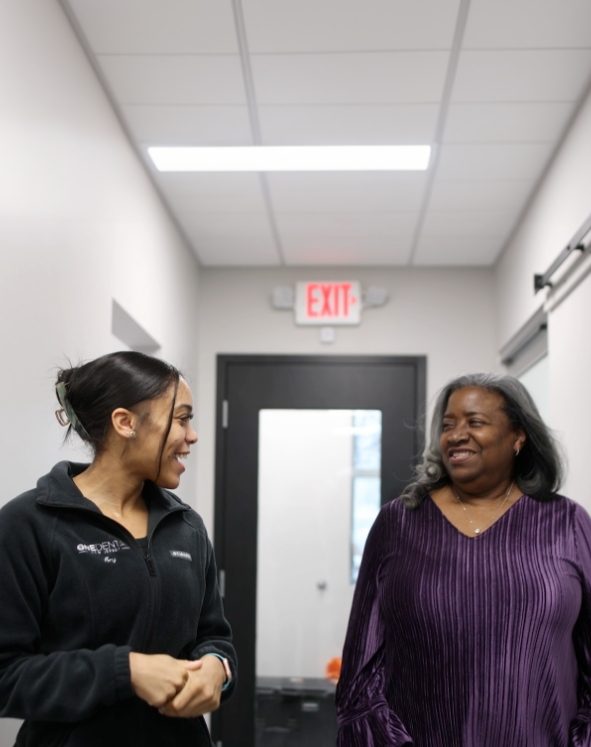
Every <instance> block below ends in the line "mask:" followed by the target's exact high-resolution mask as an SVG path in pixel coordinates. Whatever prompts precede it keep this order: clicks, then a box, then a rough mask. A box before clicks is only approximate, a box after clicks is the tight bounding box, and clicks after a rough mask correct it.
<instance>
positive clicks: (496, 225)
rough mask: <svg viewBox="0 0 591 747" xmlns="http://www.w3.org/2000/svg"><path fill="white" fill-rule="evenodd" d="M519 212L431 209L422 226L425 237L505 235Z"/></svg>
mask: <svg viewBox="0 0 591 747" xmlns="http://www.w3.org/2000/svg"><path fill="white" fill-rule="evenodd" d="M518 212H519V206H518V205H516V206H515V207H514V208H513V209H512V210H505V211H500V210H430V211H429V212H428V214H427V216H426V218H425V221H424V223H423V226H422V230H421V236H422V237H425V238H428V237H429V238H440V239H448V238H470V237H471V238H473V239H474V240H478V239H479V238H481V237H485V238H492V239H503V238H504V237H505V236H507V234H508V233H509V231H510V230H511V228H512V227H513V224H514V223H515V218H516V217H517V214H518Z"/></svg>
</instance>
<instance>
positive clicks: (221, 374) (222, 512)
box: [212, 354, 427, 747]
mask: <svg viewBox="0 0 591 747" xmlns="http://www.w3.org/2000/svg"><path fill="white" fill-rule="evenodd" d="M426 361H427V359H426V356H421V355H409V356H406V355H404V356H380V355H372V356H367V355H360V356H357V355H264V354H235V355H232V354H219V355H218V356H217V390H216V433H215V488H214V490H215V493H214V495H215V498H214V544H215V554H216V561H217V565H218V568H219V569H220V571H219V573H220V587H221V590H222V595H225V586H226V584H225V570H224V569H225V568H226V566H227V562H228V547H227V546H226V537H225V525H226V521H225V519H226V501H227V499H226V436H227V432H228V431H227V426H228V419H230V421H231V418H232V414H231V412H230V413H229V414H228V405H227V396H228V385H229V382H228V379H229V371H230V368H231V366H232V365H236V364H239V365H240V364H246V365H253V366H256V365H260V366H269V365H273V364H277V365H290V364H293V365H294V366H297V365H298V364H305V365H308V366H310V365H311V366H313V365H322V366H326V365H327V364H329V365H334V366H338V365H345V366H346V365H361V366H372V365H380V364H381V365H393V366H395V365H407V366H408V365H411V366H414V381H415V401H414V411H415V412H416V413H417V416H418V419H419V421H423V419H424V416H425V402H426ZM286 407H288V405H286ZM421 425H423V422H421ZM423 444H424V428H421V427H420V428H417V429H416V430H415V451H416V458H417V459H418V458H419V456H420V454H421V452H422V448H423ZM391 497H392V496H389V495H385V493H384V491H383V492H382V503H383V502H385V501H387V500H389V499H390V498H391ZM255 542H256V534H255ZM255 564H256V559H255ZM247 575H248V574H247ZM253 596H256V586H255V589H254V590H253ZM255 608H256V600H255ZM230 624H234V626H236V625H237V624H240V626H241V634H242V633H245V632H246V633H247V634H248V636H249V637H252V640H253V641H254V639H255V634H256V620H250V619H248V620H246V621H244V620H241V621H240V623H239V622H238V621H237V620H234V621H232V620H230ZM245 628H246V631H245V630H244V629H245ZM253 645H254V644H253ZM238 668H239V669H238V685H237V686H238V687H239V688H240V691H241V698H242V697H248V699H249V701H250V702H251V703H252V709H253V721H254V708H255V685H254V683H253V682H251V681H250V680H251V679H252V676H251V673H250V669H251V667H247V669H248V670H249V674H248V675H247V676H246V681H245V679H242V681H240V661H239V662H238ZM243 688H246V689H247V691H248V693H247V695H244V689H243ZM230 710H232V709H230ZM223 723H224V709H223V708H222V711H221V712H219V711H218V712H217V713H214V714H213V718H212V736H213V739H214V744H215V745H216V747H221V746H222V745H223V747H238V745H234V744H230V743H228V744H226V743H225V742H224V741H223V736H224V731H225V729H224V728H223ZM252 731H253V734H252V737H251V736H250V735H244V747H246V746H247V745H248V747H250V746H251V745H252V744H254V741H253V740H254V729H253V730H252ZM251 740H252V741H251ZM241 747H242V743H241Z"/></svg>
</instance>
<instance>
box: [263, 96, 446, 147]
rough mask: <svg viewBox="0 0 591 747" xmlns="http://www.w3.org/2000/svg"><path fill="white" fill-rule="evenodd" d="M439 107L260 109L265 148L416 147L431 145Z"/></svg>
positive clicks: (423, 105) (299, 107)
mask: <svg viewBox="0 0 591 747" xmlns="http://www.w3.org/2000/svg"><path fill="white" fill-rule="evenodd" d="M437 114H438V107H437V106H436V105H435V104H406V105H404V104H398V105H390V104H383V105H381V106H350V105H346V104H343V105H341V106H323V105H318V106H296V105H279V106H260V107H259V121H260V124H261V131H262V137H263V144H265V145H325V144H330V145H389V144H390V145H412V144H414V145H416V144H422V143H427V144H428V143H431V141H432V140H433V137H434V133H435V125H436V121H437Z"/></svg>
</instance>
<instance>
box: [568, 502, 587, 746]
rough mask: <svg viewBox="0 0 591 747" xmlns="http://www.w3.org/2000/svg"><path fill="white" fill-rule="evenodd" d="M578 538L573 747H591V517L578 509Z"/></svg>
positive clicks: (572, 723)
mask: <svg viewBox="0 0 591 747" xmlns="http://www.w3.org/2000/svg"><path fill="white" fill-rule="evenodd" d="M574 536H575V543H576V551H577V566H578V570H579V575H580V578H581V591H582V599H581V610H580V613H579V617H578V619H577V622H576V625H575V629H574V632H573V642H574V646H575V654H576V657H577V668H578V683H577V695H578V710H577V715H576V716H575V718H574V719H573V721H572V722H571V724H570V741H569V745H570V747H591V518H590V517H589V515H588V514H587V512H586V511H585V510H584V509H583V508H582V507H580V506H577V508H576V510H575V519H574Z"/></svg>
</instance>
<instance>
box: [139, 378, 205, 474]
mask: <svg viewBox="0 0 591 747" xmlns="http://www.w3.org/2000/svg"><path fill="white" fill-rule="evenodd" d="M174 389H175V387H174V384H172V385H171V386H170V387H169V388H168V389H167V390H166V391H165V392H164V393H163V394H162V395H161V396H160V397H156V398H155V399H153V400H149V401H148V402H146V403H145V409H144V410H143V412H142V413H141V415H140V421H141V422H140V424H139V425H138V429H137V438H136V439H134V444H133V448H134V452H135V455H137V457H140V458H141V459H142V462H141V465H142V468H143V470H145V471H146V474H145V475H144V479H151V480H154V481H155V482H156V484H157V485H159V486H160V487H161V488H176V487H178V484H179V482H180V479H181V475H182V474H183V472H184V471H185V465H184V464H183V461H184V460H185V459H186V458H187V457H188V456H189V452H190V450H191V446H192V445H193V444H194V443H196V442H197V433H196V431H195V429H194V428H193V426H192V424H191V419H192V417H193V396H192V394H191V389H190V388H189V385H188V384H187V382H186V381H185V380H184V379H179V385H178V389H177V392H176V398H175V399H174V407H173V397H174ZM171 407H173V410H172V421H171V425H170V431H169V432H168V436H167V437H166V441H165V443H164V448H162V440H163V438H164V435H165V433H166V429H167V428H168V422H169V419H170V411H171ZM161 452H162V457H161V459H160V454H161ZM158 469H159V472H158V476H157V477H156V478H155V473H156V471H158Z"/></svg>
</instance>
